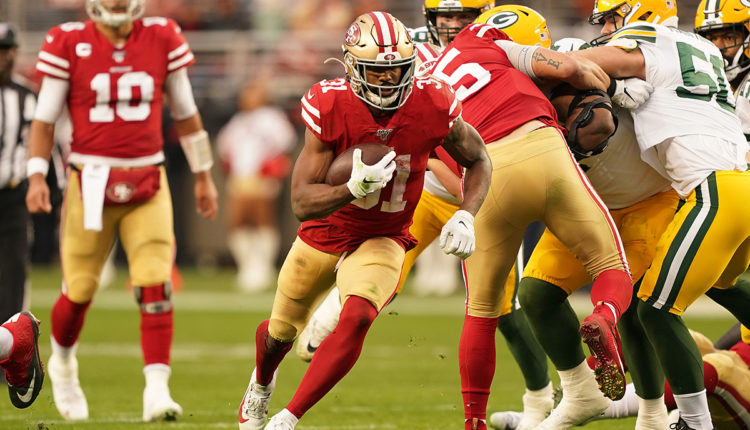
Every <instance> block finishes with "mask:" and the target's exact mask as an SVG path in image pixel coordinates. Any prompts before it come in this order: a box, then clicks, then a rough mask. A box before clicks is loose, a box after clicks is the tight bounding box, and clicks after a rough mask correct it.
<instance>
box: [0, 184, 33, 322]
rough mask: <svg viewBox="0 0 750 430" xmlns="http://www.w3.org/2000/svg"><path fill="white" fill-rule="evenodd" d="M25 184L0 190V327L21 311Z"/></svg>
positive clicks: (26, 221) (26, 257)
mask: <svg viewBox="0 0 750 430" xmlns="http://www.w3.org/2000/svg"><path fill="white" fill-rule="evenodd" d="M26 189H27V187H26V183H25V182H24V183H23V184H22V186H18V187H16V188H4V189H0V324H1V323H3V322H5V320H7V319H8V318H10V317H11V316H13V315H14V314H15V313H17V312H20V311H21V310H22V308H23V299H24V294H25V290H26V276H27V272H28V265H29V222H30V217H29V212H28V210H27V209H26Z"/></svg>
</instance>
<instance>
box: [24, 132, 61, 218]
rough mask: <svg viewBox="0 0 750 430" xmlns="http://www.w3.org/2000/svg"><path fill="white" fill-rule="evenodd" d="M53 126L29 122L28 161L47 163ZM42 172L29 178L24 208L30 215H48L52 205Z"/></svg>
mask: <svg viewBox="0 0 750 430" xmlns="http://www.w3.org/2000/svg"><path fill="white" fill-rule="evenodd" d="M54 135H55V124H48V123H46V122H43V121H40V120H37V119H35V120H33V121H31V132H30V134H29V159H35V160H39V161H41V162H43V161H47V162H48V161H49V159H50V154H51V153H52V147H53V145H54ZM42 173H43V172H38V173H34V174H31V175H30V176H29V189H28V191H27V192H26V207H27V208H28V209H29V212H31V213H43V212H44V213H49V212H50V211H52V204H51V203H50V200H49V187H48V186H47V179H46V175H44V174H42Z"/></svg>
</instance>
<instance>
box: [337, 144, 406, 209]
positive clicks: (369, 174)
mask: <svg viewBox="0 0 750 430" xmlns="http://www.w3.org/2000/svg"><path fill="white" fill-rule="evenodd" d="M394 158H396V153H395V152H394V151H391V152H389V153H387V154H385V155H384V156H383V158H381V159H380V161H378V162H377V163H375V164H373V165H372V166H368V165H367V164H365V163H363V162H362V150H361V149H355V150H354V153H353V154H352V175H351V177H350V178H349V181H347V183H346V186H347V188H349V191H350V192H351V193H352V195H353V196H354V197H356V198H358V199H361V198H362V197H364V196H366V195H368V194H370V193H374V192H375V191H377V190H379V189H381V188H383V187H385V185H386V184H387V183H388V181H390V180H391V177H392V176H393V172H394V171H395V170H396V162H395V161H393V159H394Z"/></svg>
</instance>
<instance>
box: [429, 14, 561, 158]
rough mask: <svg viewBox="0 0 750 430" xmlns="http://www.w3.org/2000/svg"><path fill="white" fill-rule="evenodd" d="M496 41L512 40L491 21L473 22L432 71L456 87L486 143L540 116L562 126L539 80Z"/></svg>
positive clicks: (468, 117)
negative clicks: (522, 69)
mask: <svg viewBox="0 0 750 430" xmlns="http://www.w3.org/2000/svg"><path fill="white" fill-rule="evenodd" d="M495 40H510V38H509V37H508V36H507V35H506V34H505V33H504V32H502V31H501V30H498V29H496V28H494V27H492V26H491V25H486V24H472V25H470V26H468V27H466V28H464V29H463V30H461V32H460V33H459V34H458V36H456V38H455V39H454V40H453V42H452V43H451V44H450V45H448V47H447V48H446V49H445V51H443V54H442V55H441V56H440V58H439V59H438V60H437V63H436V64H435V66H434V67H433V69H432V74H433V75H434V76H436V77H438V78H440V79H442V80H444V81H446V82H448V83H449V84H451V85H452V86H453V89H454V90H455V91H456V96H457V97H458V98H459V100H461V102H462V103H463V106H464V107H463V114H462V116H463V119H464V121H466V122H467V123H469V124H471V125H472V126H474V128H476V129H477V131H478V132H479V134H480V135H481V136H482V139H483V140H484V141H485V143H490V142H494V141H496V140H498V139H499V138H501V137H503V136H505V135H507V134H509V133H510V132H512V131H513V130H515V129H516V128H518V127H519V126H520V125H522V124H524V123H527V122H529V121H531V120H534V119H537V120H539V121H542V122H544V123H545V124H548V125H551V126H555V127H557V113H556V112H555V109H554V108H553V107H552V104H551V103H550V102H549V100H547V97H545V96H544V94H542V91H541V90H539V88H538V87H537V86H536V85H535V84H534V82H533V81H532V80H531V78H529V77H528V76H526V75H525V74H523V73H522V72H520V71H518V70H517V69H515V68H514V67H513V65H512V64H511V63H510V61H509V60H508V56H507V55H506V54H505V51H504V50H503V49H502V48H500V47H499V46H498V45H497V44H495Z"/></svg>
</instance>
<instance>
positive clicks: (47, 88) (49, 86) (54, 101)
mask: <svg viewBox="0 0 750 430" xmlns="http://www.w3.org/2000/svg"><path fill="white" fill-rule="evenodd" d="M69 89H70V83H69V82H68V81H67V80H63V79H56V78H51V77H49V76H45V77H44V80H42V88H41V89H40V90H39V100H38V101H37V107H36V111H35V112H34V119H36V120H39V121H42V122H45V123H47V124H54V123H55V122H56V121H57V118H58V117H59V116H60V113H61V112H62V110H63V107H65V99H66V98H67V97H68V90H69Z"/></svg>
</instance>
